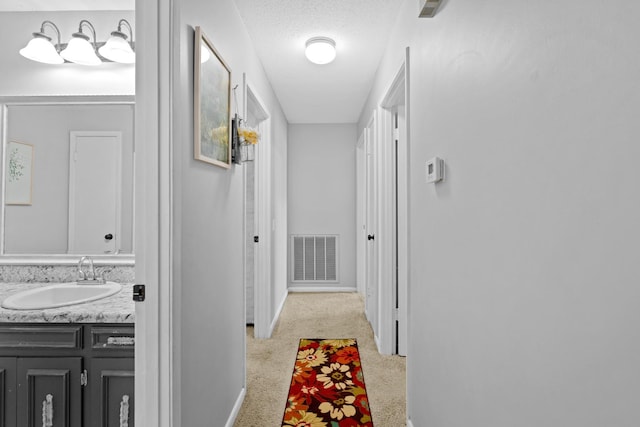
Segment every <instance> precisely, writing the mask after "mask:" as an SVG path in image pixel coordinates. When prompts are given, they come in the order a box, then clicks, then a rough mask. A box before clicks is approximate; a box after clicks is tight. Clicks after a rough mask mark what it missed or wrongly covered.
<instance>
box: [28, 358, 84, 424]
mask: <svg viewBox="0 0 640 427" xmlns="http://www.w3.org/2000/svg"><path fill="white" fill-rule="evenodd" d="M17 364H18V368H17V381H16V382H17V411H16V412H17V414H16V420H17V425H18V426H25V427H36V426H37V427H40V426H47V427H54V426H69V427H72V426H77V427H81V426H82V387H81V382H80V376H81V369H82V358H81V357H18V358H17Z"/></svg>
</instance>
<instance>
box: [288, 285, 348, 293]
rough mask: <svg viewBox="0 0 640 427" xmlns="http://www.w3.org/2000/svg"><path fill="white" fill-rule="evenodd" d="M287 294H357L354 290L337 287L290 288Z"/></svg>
mask: <svg viewBox="0 0 640 427" xmlns="http://www.w3.org/2000/svg"><path fill="white" fill-rule="evenodd" d="M289 292H358V290H357V289H356V288H345V287H338V286H334V287H332V286H314V287H306V286H305V287H300V286H292V287H290V288H289Z"/></svg>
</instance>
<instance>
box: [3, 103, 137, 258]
mask: <svg viewBox="0 0 640 427" xmlns="http://www.w3.org/2000/svg"><path fill="white" fill-rule="evenodd" d="M0 107H1V108H2V121H1V123H2V124H1V127H2V150H1V155H0V156H1V159H0V160H2V161H1V162H0V172H1V175H0V176H1V177H2V188H1V190H2V191H1V194H2V203H1V204H0V214H1V215H0V263H2V264H26V263H30V264H38V263H43V264H60V263H62V264H66V263H72V262H77V260H78V259H79V257H80V256H82V255H91V256H93V257H94V258H95V259H96V260H98V261H100V262H104V263H109V264H125V265H127V264H132V263H133V260H134V255H133V254H134V200H135V195H134V176H135V174H134V166H135V143H134V97H133V96H122V97H113V96H107V97H97V96H90V97H75V98H73V99H68V98H64V97H60V98H58V97H41V98H36V97H28V98H20V97H13V98H2V97H0Z"/></svg>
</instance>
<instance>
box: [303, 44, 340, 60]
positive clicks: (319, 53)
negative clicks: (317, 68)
mask: <svg viewBox="0 0 640 427" xmlns="http://www.w3.org/2000/svg"><path fill="white" fill-rule="evenodd" d="M304 54H305V55H306V57H307V59H308V60H309V61H311V62H313V63H314V64H319V65H324V64H328V63H330V62H332V61H333V60H334V59H335V58H336V42H334V41H333V40H332V39H330V38H328V37H314V38H312V39H309V40H308V41H307V47H306V49H305V51H304Z"/></svg>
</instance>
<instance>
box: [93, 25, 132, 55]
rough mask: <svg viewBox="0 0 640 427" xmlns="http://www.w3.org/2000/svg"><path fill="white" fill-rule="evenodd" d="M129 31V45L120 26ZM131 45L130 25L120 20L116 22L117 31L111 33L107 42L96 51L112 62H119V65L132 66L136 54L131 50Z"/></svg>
mask: <svg viewBox="0 0 640 427" xmlns="http://www.w3.org/2000/svg"><path fill="white" fill-rule="evenodd" d="M123 24H124V26H125V27H126V28H127V29H128V30H129V36H130V37H131V43H129V42H128V41H127V35H126V34H125V33H123V32H122V25H123ZM132 45H133V30H132V29H131V24H129V22H128V21H127V20H126V19H121V20H120V22H118V29H117V30H116V31H113V32H112V33H111V37H109V40H107V42H106V43H105V44H104V46H102V47H101V48H100V49H98V53H99V54H100V55H101V56H102V57H104V58H106V59H108V60H110V61H113V62H119V63H121V64H133V63H134V62H136V54H135V52H134V51H133V48H132Z"/></svg>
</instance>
